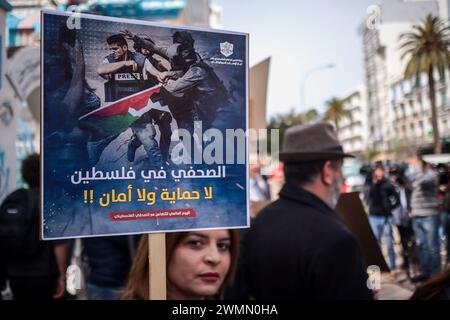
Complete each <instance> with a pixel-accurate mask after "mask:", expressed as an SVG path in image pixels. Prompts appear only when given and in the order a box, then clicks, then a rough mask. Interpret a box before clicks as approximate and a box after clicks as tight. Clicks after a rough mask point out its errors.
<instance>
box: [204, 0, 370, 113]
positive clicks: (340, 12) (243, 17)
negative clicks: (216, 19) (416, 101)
mask: <svg viewBox="0 0 450 320" xmlns="http://www.w3.org/2000/svg"><path fill="white" fill-rule="evenodd" d="M212 2H213V3H216V4H219V5H221V6H222V7H223V17H222V23H223V29H226V30H233V31H242V32H248V33H249V34H250V66H252V65H254V64H256V63H258V62H259V61H261V60H263V59H265V58H266V57H268V56H271V57H272V64H271V68H270V78H269V92H268V102H267V118H269V117H270V116H271V115H273V114H274V113H278V112H287V111H289V110H290V109H291V108H293V107H294V108H296V110H300V109H299V106H300V103H301V100H300V93H301V84H302V82H303V80H302V79H303V78H304V77H305V73H306V72H307V71H308V70H310V69H311V68H315V67H317V66H321V65H325V64H328V63H334V64H336V67H335V68H333V69H325V70H321V71H317V72H313V73H311V74H310V75H309V76H308V77H307V81H306V82H305V83H306V86H305V88H306V95H305V98H306V105H307V107H308V108H311V107H316V108H318V109H319V111H322V110H323V105H324V103H325V102H326V101H327V100H328V99H330V98H331V97H332V96H342V95H343V94H345V93H346V92H348V91H349V90H351V89H352V88H353V87H355V86H357V85H358V84H360V83H362V82H363V81H364V69H363V52H362V39H361V35H360V34H359V31H358V30H359V27H360V25H361V24H362V23H363V22H364V20H365V16H366V10H367V7H368V6H369V5H371V4H373V3H374V2H375V1H373V0H345V1H344V0H338V1H337V0H314V1H313V0H309V1H304V0H279V1H269V0H245V1H243V0H212Z"/></svg>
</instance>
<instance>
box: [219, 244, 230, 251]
mask: <svg viewBox="0 0 450 320" xmlns="http://www.w3.org/2000/svg"><path fill="white" fill-rule="evenodd" d="M217 248H219V250H220V251H228V250H230V244H229V243H218V244H217Z"/></svg>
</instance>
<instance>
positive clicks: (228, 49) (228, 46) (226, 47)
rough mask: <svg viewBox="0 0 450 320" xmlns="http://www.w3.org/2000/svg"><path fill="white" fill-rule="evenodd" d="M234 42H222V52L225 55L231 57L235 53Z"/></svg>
mask: <svg viewBox="0 0 450 320" xmlns="http://www.w3.org/2000/svg"><path fill="white" fill-rule="evenodd" d="M233 47H234V46H233V44H232V43H229V42H228V41H226V42H221V43H220V53H221V54H223V55H224V56H225V57H229V56H231V55H232V54H233Z"/></svg>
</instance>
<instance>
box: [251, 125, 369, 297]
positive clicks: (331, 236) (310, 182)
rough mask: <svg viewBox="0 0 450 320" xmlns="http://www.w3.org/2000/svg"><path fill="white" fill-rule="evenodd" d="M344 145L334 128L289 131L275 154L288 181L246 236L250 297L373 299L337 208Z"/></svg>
mask: <svg viewBox="0 0 450 320" xmlns="http://www.w3.org/2000/svg"><path fill="white" fill-rule="evenodd" d="M345 157H352V156H351V155H349V154H346V153H344V152H343V149H342V146H341V145H340V143H339V141H338V139H337V137H336V133H335V131H334V129H333V127H332V126H331V125H329V124H325V123H320V124H314V125H299V126H294V127H292V128H289V129H288V130H287V131H286V134H285V139H284V144H283V150H282V152H280V160H281V161H283V162H284V174H285V179H286V183H285V185H284V186H283V188H282V189H281V191H280V198H279V199H278V200H277V201H275V202H273V203H272V204H270V205H269V206H267V207H266V208H264V209H263V210H262V211H261V212H260V213H259V214H258V216H257V217H256V219H255V221H254V223H253V224H252V226H251V228H250V231H249V233H248V236H247V237H246V239H245V241H244V243H243V247H244V248H243V250H244V251H243V268H244V270H245V272H244V273H245V278H246V282H247V285H248V288H249V294H250V296H252V297H253V298H255V299H283V298H290V299H292V298H299V299H372V292H371V291H370V290H369V289H368V287H367V284H366V281H367V273H366V271H365V266H364V262H363V258H362V254H361V250H360V247H359V244H358V242H357V240H356V238H355V237H354V236H353V234H352V233H351V232H350V230H349V229H348V228H347V227H346V226H345V225H344V223H343V222H342V221H341V220H340V219H339V218H338V216H337V215H336V214H335V212H334V207H335V206H336V204H337V200H338V198H339V195H340V189H341V187H342V182H343V177H342V162H343V159H344V158H345Z"/></svg>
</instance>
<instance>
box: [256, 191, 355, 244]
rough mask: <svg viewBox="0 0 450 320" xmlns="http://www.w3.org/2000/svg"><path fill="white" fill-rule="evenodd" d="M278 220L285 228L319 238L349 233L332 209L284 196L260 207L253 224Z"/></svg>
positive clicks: (268, 224)
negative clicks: (326, 210)
mask: <svg viewBox="0 0 450 320" xmlns="http://www.w3.org/2000/svg"><path fill="white" fill-rule="evenodd" d="M280 221H282V222H283V223H284V224H285V226H286V228H285V230H291V229H293V230H295V232H298V231H299V230H305V231H307V233H308V234H312V235H313V236H317V237H320V238H327V237H329V236H335V237H344V236H348V235H349V234H350V235H351V233H350V231H349V230H348V228H347V227H346V226H345V225H344V223H343V222H342V221H341V220H339V219H338V218H337V216H335V213H334V212H333V211H331V210H330V211H329V212H324V211H323V210H322V209H321V208H320V207H314V206H310V205H307V204H305V203H302V202H299V201H292V200H290V199H285V198H279V199H278V200H276V201H274V202H272V203H271V204H269V205H268V206H266V207H265V208H264V209H262V210H261V212H260V213H259V214H258V216H257V217H256V219H255V226H260V225H264V226H271V225H273V224H274V223H281V222H280ZM305 234H306V233H305Z"/></svg>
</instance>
